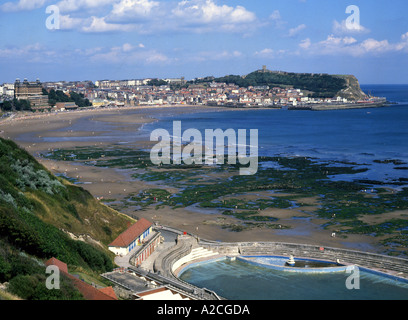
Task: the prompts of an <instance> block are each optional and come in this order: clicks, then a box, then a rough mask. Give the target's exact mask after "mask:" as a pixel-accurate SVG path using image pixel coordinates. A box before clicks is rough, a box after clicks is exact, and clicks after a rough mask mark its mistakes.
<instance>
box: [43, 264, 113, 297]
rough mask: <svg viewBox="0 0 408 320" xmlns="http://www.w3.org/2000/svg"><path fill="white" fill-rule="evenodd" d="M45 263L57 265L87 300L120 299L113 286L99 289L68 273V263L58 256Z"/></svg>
mask: <svg viewBox="0 0 408 320" xmlns="http://www.w3.org/2000/svg"><path fill="white" fill-rule="evenodd" d="M45 265H46V266H50V265H54V266H57V267H58V269H59V271H60V272H61V273H62V274H64V275H65V276H66V277H68V278H69V279H70V280H71V281H72V282H73V284H74V286H75V287H76V288H77V289H78V291H79V292H81V293H82V295H83V296H84V298H85V299H86V300H118V298H117V297H116V294H115V291H113V288H112V287H106V288H101V289H97V288H95V287H93V286H91V285H90V284H88V283H86V282H84V281H82V280H80V279H78V278H76V277H74V276H73V275H72V274H70V273H68V267H67V264H66V263H64V262H62V261H60V260H58V259H56V258H51V259H49V260H48V261H46V262H45Z"/></svg>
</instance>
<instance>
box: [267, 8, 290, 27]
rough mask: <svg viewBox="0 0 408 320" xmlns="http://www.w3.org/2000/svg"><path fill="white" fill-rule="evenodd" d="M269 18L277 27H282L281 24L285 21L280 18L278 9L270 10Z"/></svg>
mask: <svg viewBox="0 0 408 320" xmlns="http://www.w3.org/2000/svg"><path fill="white" fill-rule="evenodd" d="M269 19H270V20H271V21H272V22H273V24H274V26H275V27H276V28H279V29H281V28H283V26H284V25H285V24H286V23H287V22H286V21H284V20H283V19H282V17H281V14H280V11H279V10H275V11H274V12H272V13H271V14H270V16H269Z"/></svg>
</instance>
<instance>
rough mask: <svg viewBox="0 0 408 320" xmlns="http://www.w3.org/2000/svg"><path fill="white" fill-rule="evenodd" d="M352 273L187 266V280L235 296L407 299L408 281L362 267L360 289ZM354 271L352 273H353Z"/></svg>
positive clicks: (220, 264)
mask: <svg viewBox="0 0 408 320" xmlns="http://www.w3.org/2000/svg"><path fill="white" fill-rule="evenodd" d="M350 275H351V273H346V272H338V273H331V274H322V273H320V274H298V273H292V272H282V271H277V270H273V269H269V268H263V267H258V266H254V265H250V264H247V263H245V262H241V261H228V260H221V261H215V262H209V263H203V264H200V265H198V266H195V267H191V268H188V269H186V270H185V271H184V272H183V273H182V274H181V276H180V278H181V279H182V280H184V281H187V282H189V283H192V284H194V285H196V286H199V287H205V288H208V289H210V290H214V291H215V292H217V294H219V295H220V296H222V297H224V298H227V299H232V300H406V299H408V284H404V283H401V282H397V281H395V280H393V279H390V278H385V277H380V276H378V275H375V274H371V273H368V272H365V271H362V270H360V272H359V276H360V278H359V280H358V282H356V280H353V281H351V283H352V284H354V285H357V284H358V285H359V287H358V288H359V289H348V288H347V286H346V281H347V278H348V277H349V276H350ZM354 275H355V274H353V276H354Z"/></svg>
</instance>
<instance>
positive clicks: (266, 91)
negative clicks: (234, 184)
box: [0, 77, 355, 111]
mask: <svg viewBox="0 0 408 320" xmlns="http://www.w3.org/2000/svg"><path fill="white" fill-rule="evenodd" d="M206 80H208V79H207V78H206ZM43 89H45V90H46V91H48V92H49V91H50V90H55V91H57V90H59V91H62V92H63V93H65V94H66V95H67V96H69V95H70V93H71V92H75V93H77V94H81V95H83V96H84V98H86V99H88V100H89V101H90V102H91V103H92V107H94V108H101V107H123V106H135V107H137V106H141V107H143V106H154V105H157V106H171V105H198V106H200V105H202V106H227V107H248V108H251V107H269V108H271V107H272V108H282V107H304V106H311V105H318V104H333V105H336V104H337V105H339V104H350V103H355V101H348V100H347V99H346V98H343V97H333V98H315V97H312V96H311V95H310V92H306V91H302V90H300V89H298V88H293V87H290V86H282V87H278V86H274V87H269V86H249V87H239V86H237V85H235V84H231V83H222V82H215V81H210V82H208V81H207V82H202V81H201V80H200V79H198V78H197V79H194V80H193V81H189V82H187V81H186V80H185V79H184V78H183V77H181V78H168V79H151V78H146V79H131V80H98V81H95V82H92V81H90V80H86V81H68V82H67V81H59V82H43V83H41V82H40V81H39V80H37V81H35V82H29V81H27V80H26V79H25V80H24V81H23V82H20V81H19V80H17V81H16V82H15V83H14V84H3V85H1V86H0V103H1V101H2V100H10V99H12V98H13V97H16V98H17V99H28V100H30V102H31V104H32V105H33V107H34V108H33V109H34V110H36V109H41V107H42V106H44V108H45V105H47V101H46V99H47V96H46V95H42V90H43ZM47 107H48V108H49V106H48V105H47ZM72 109H75V107H74V106H72V105H69V106H68V105H66V106H61V105H57V106H55V107H54V108H52V110H51V111H68V110H72Z"/></svg>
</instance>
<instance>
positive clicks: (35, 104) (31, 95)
mask: <svg viewBox="0 0 408 320" xmlns="http://www.w3.org/2000/svg"><path fill="white" fill-rule="evenodd" d="M14 97H15V98H16V99H18V100H23V99H24V100H29V101H30V103H31V106H32V108H33V109H37V108H38V109H39V108H44V107H46V108H49V105H48V96H47V95H43V92H42V84H41V82H40V80H39V79H37V81H35V82H28V81H27V79H24V81H23V82H20V80H19V79H17V80H16V82H15V83H14Z"/></svg>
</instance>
